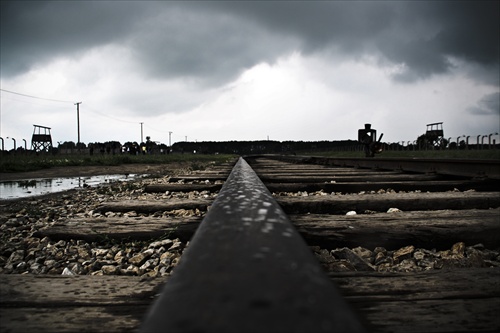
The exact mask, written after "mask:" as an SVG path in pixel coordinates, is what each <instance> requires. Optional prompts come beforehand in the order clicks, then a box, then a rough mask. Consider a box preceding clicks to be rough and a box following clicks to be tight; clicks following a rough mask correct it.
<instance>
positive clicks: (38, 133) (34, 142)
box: [31, 125, 52, 153]
mask: <svg viewBox="0 0 500 333" xmlns="http://www.w3.org/2000/svg"><path fill="white" fill-rule="evenodd" d="M33 126H34V128H33V136H32V137H31V149H32V150H34V151H36V152H37V153H38V152H40V151H46V152H50V150H51V149H52V136H51V135H50V127H45V126H40V125H33ZM42 132H43V133H42Z"/></svg>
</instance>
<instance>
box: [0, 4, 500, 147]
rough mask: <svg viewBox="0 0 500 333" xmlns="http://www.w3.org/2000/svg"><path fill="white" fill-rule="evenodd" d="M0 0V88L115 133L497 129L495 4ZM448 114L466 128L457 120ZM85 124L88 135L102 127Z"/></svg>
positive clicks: (304, 134)
mask: <svg viewBox="0 0 500 333" xmlns="http://www.w3.org/2000/svg"><path fill="white" fill-rule="evenodd" d="M0 4H1V22H0V24H1V27H0V38H1V39H0V42H1V47H0V65H1V80H2V89H5V90H12V91H17V92H21V93H25V94H31V95H35V96H42V97H46V98H53V99H63V100H68V99H73V98H75V99H78V100H80V99H82V100H84V103H83V105H82V110H88V111H91V112H94V114H95V115H98V116H99V115H103V116H104V115H105V117H108V118H109V119H111V118H113V119H122V123H123V124H124V125H125V124H132V123H134V124H137V123H138V122H139V121H140V122H145V123H146V124H148V123H150V122H154V123H160V122H167V123H168V124H169V125H168V126H171V125H170V124H176V126H180V125H178V124H182V126H183V127H182V131H189V130H190V127H188V124H189V125H190V126H191V128H196V131H197V133H200V134H198V135H200V137H199V139H200V140H201V139H202V137H206V138H207V139H221V138H224V139H239V138H241V139H251V138H252V136H251V135H250V134H249V132H248V131H244V128H243V126H244V125H250V123H252V122H253V123H252V124H253V127H254V128H255V127H258V128H259V132H258V133H252V135H255V136H257V138H262V137H265V136H267V134H269V133H271V137H273V133H276V134H274V136H275V137H278V138H280V139H294V140H301V139H306V140H307V139H329V137H327V136H328V135H330V133H331V132H332V131H333V132H335V133H336V135H338V136H340V137H341V138H345V136H346V135H347V134H348V133H355V132H356V128H355V129H353V130H351V129H349V132H348V131H347V130H346V129H345V126H342V125H340V124H338V123H339V122H338V120H339V119H341V120H342V122H343V123H357V122H359V123H364V122H366V121H370V122H379V123H386V124H389V123H391V122H393V121H396V120H397V122H398V124H400V125H398V126H397V127H398V130H399V134H396V133H394V134H393V135H394V137H396V136H397V135H403V134H407V133H409V132H410V131H409V130H410V129H411V127H412V126H413V125H414V124H413V122H414V121H417V120H418V121H422V122H426V121H428V122H434V121H443V120H444V121H445V124H446V126H447V127H446V128H447V129H450V131H459V132H461V133H460V134H462V133H463V132H466V131H481V132H490V131H498V130H497V129H498V125H497V124H496V123H495V122H498V116H499V112H498V108H499V106H498V98H499V84H500V74H499V71H500V67H499V63H500V61H499V57H500V50H499V42H498V41H499V40H500V33H499V27H498V22H499V21H500V17H499V15H500V14H499V12H500V8H499V2H498V1H2V2H0ZM271 83H272V84H271ZM249 96H252V97H253V98H252V99H250V98H249ZM2 97H3V98H4V99H7V98H6V97H9V96H6V94H5V92H3V93H2ZM16 98H19V96H18V97H16ZM75 101H76V100H75ZM28 102H29V101H26V100H24V101H20V100H12V101H10V102H9V103H10V104H8V105H7V104H2V105H3V106H2V108H3V109H4V110H5V111H3V114H2V123H3V124H4V123H7V122H15V124H14V123H12V124H9V128H16V126H21V125H16V124H17V121H18V120H17V119H16V118H15V117H14V116H12V115H13V114H14V113H16V111H15V110H18V109H19V110H21V109H23V108H22V107H21V106H19V105H17V104H16V103H28ZM2 103H7V102H2ZM402 105H404V107H402ZM312 106H314V108H312ZM25 109H26V108H25ZM33 109H34V110H35V107H34V106H33ZM242 110H246V111H245V112H243V111H242ZM37 112H39V113H43V112H48V113H50V112H52V111H50V108H48V107H47V109H43V111H40V110H38V111H37ZM54 112H55V111H54ZM82 112H83V111H82ZM308 112H312V114H311V115H309V114H307V113H308ZM35 114H36V113H35ZM83 114H85V113H83ZM306 114H307V116H305V115H306ZM417 114H418V117H417V116H416V115H417ZM182 115H185V116H184V117H185V118H181V116H182ZM461 115H464V117H472V116H473V117H476V118H475V121H474V122H472V121H465V120H464V119H462V120H463V121H464V123H463V124H460V123H459V120H460V119H461V117H460V116H461ZM259 116H265V117H267V119H269V121H268V123H269V124H268V123H266V124H262V123H259V122H258V120H257V118H258V117H259ZM26 117H27V118H28V116H26ZM148 117H150V118H151V120H150V122H148V120H149V119H148ZM153 117H156V118H154V120H153ZM160 117H163V118H161V120H160ZM169 117H170V118H169ZM304 117H305V118H304ZM59 118H60V117H59ZM59 118H57V119H59ZM313 118H314V119H315V120H312V119H313ZM360 118H363V119H360ZM436 118H439V119H436ZM462 118H463V117H462ZM35 119H36V118H35ZM201 119H203V121H204V122H205V123H210V124H212V127H213V128H220V129H221V130H220V131H219V132H220V133H222V129H224V130H225V131H226V133H225V136H224V137H222V136H221V135H220V133H219V132H217V131H216V130H215V129H214V130H213V131H212V132H210V131H208V130H206V129H205V127H207V126H204V125H200V124H198V123H197V121H201ZM283 119H286V120H283ZM294 119H295V122H294ZM92 121H93V123H89V125H88V126H89V128H90V127H92V128H94V127H95V128H96V130H95V131H96V133H98V132H99V131H98V130H97V128H98V127H99V126H102V125H101V124H100V123H99V122H98V121H97V120H92ZM226 121H227V123H230V124H232V125H234V126H235V130H234V132H232V133H229V132H228V131H227V129H228V126H227V124H226V123H225V122H226ZM54 122H57V121H56V120H54ZM61 122H62V120H61ZM83 123H84V124H85V122H83ZM3 124H2V127H4V126H7V125H3ZM219 124H222V125H220V126H219ZM271 124H272V125H271ZM325 124H338V125H332V126H333V129H332V130H330V129H328V128H326V126H325ZM424 125H425V124H424ZM424 125H419V126H421V127H424ZM54 126H56V125H54ZM57 126H60V127H61V128H63V127H64V126H63V125H62V123H61V124H60V125H57ZM172 126H173V125H172ZM237 126H241V127H240V128H238V127H237ZM304 126H305V127H307V128H310V130H307V131H304V130H303V128H304ZM322 126H325V128H324V129H322V130H320V129H321V128H322ZM335 126H336V127H335ZM352 126H357V125H352ZM66 127H67V126H66ZM158 127H159V126H158ZM4 129H5V127H4ZM171 129H172V128H170V130H171ZM175 131H177V130H175ZM157 132H158V133H161V135H165V134H164V133H165V132H168V130H165V129H161V130H160V129H159V130H158V131H157ZM243 132H245V137H243V136H242V134H241V133H243ZM120 133H121V132H120ZM419 134H420V133H419V132H418V131H417V130H415V131H414V133H413V132H412V133H411V135H412V136H415V135H419ZM12 135H14V134H12ZM159 135H160V134H159ZM384 137H386V138H391V134H389V133H388V134H386V135H385V136H384ZM393 140H394V139H393Z"/></svg>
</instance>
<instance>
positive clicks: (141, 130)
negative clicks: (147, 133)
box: [140, 123, 144, 143]
mask: <svg viewBox="0 0 500 333" xmlns="http://www.w3.org/2000/svg"><path fill="white" fill-rule="evenodd" d="M140 124H141V143H143V142H144V140H143V139H142V124H143V123H140Z"/></svg>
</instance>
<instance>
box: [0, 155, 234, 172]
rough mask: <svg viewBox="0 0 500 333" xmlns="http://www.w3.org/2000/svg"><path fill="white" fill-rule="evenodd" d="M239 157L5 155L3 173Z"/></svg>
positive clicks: (1, 165)
mask: <svg viewBox="0 0 500 333" xmlns="http://www.w3.org/2000/svg"><path fill="white" fill-rule="evenodd" d="M235 157H236V155H225V154H220V155H200V154H169V155H93V156H89V155H78V154H75V155H38V156H37V155H3V156H2V157H1V160H0V172H26V171H36V170H42V169H48V168H52V167H67V166H115V165H123V164H134V163H135V164H169V163H178V162H179V163H188V164H190V165H191V166H193V167H194V168H199V167H200V165H203V164H204V163H213V164H216V165H218V164H222V163H225V162H227V161H229V160H232V159H234V158H235Z"/></svg>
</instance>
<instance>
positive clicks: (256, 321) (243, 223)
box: [139, 158, 365, 333]
mask: <svg viewBox="0 0 500 333" xmlns="http://www.w3.org/2000/svg"><path fill="white" fill-rule="evenodd" d="M139 331H140V332H141V333H148V332H364V331H365V328H364V325H363V324H362V322H361V320H360V318H359V317H358V316H357V315H356V313H355V312H353V310H352V308H351V307H350V306H349V305H348V304H347V303H346V301H345V300H344V299H343V298H342V296H341V295H340V293H339V291H338V289H337V287H336V286H335V285H334V284H332V282H331V281H330V280H329V279H328V276H327V275H326V274H325V273H324V271H323V269H322V268H321V266H320V265H319V262H318V261H317V259H316V258H315V257H314V255H313V253H312V252H311V250H310V248H309V247H308V246H307V245H306V243H305V242H304V240H303V239H302V238H301V236H300V235H299V234H298V232H297V231H296V230H295V228H294V227H293V226H292V224H291V222H290V220H289V219H288V217H287V216H286V214H285V213H284V212H283V210H282V209H281V207H280V206H279V205H278V203H277V202H276V201H275V200H274V198H273V197H272V195H271V193H270V192H269V191H268V189H267V188H266V187H265V186H264V184H263V183H262V181H260V179H259V178H258V176H257V175H256V174H255V172H254V171H253V170H252V168H251V167H250V166H249V165H248V164H247V162H246V161H245V160H244V159H243V158H240V159H239V160H238V162H237V163H236V165H235V167H234V168H233V170H232V172H231V174H230V175H229V177H228V178H227V180H226V182H225V184H224V186H223V187H222V189H221V191H220V193H219V194H218V196H217V198H216V200H215V201H214V203H213V205H212V206H211V207H210V209H209V211H208V213H207V215H206V216H205V218H204V219H203V221H202V223H201V224H200V227H199V228H198V229H197V231H196V233H195V235H194V236H193V238H192V240H191V242H190V244H189V246H188V248H187V249H186V250H185V252H184V254H183V255H182V259H181V261H180V263H179V265H178V266H177V267H176V269H175V271H174V273H173V274H172V276H171V278H170V279H169V280H168V282H167V283H166V284H165V285H164V287H163V289H162V292H161V295H160V296H159V298H158V299H157V300H156V301H155V302H154V304H153V306H152V308H151V309H150V312H149V313H148V315H147V316H146V318H145V320H144V322H143V323H142V325H141V327H140V330H139Z"/></svg>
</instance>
